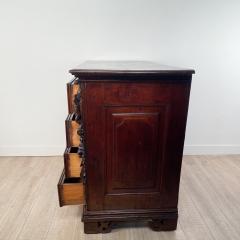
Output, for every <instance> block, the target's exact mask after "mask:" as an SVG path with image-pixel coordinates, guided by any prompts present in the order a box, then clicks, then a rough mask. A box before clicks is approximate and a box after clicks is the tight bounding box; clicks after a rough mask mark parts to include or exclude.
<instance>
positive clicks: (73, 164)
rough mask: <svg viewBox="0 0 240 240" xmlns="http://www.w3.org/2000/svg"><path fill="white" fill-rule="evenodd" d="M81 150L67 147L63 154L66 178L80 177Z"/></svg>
mask: <svg viewBox="0 0 240 240" xmlns="http://www.w3.org/2000/svg"><path fill="white" fill-rule="evenodd" d="M81 152H82V150H81V148H79V147H69V148H66V150H65V152H64V167H65V175H66V178H72V177H80V175H81V170H82V159H81Z"/></svg>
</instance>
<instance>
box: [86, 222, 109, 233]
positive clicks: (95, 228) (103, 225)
mask: <svg viewBox="0 0 240 240" xmlns="http://www.w3.org/2000/svg"><path fill="white" fill-rule="evenodd" d="M111 230H112V222H85V223H84V233H109V232H111Z"/></svg>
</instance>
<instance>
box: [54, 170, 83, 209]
mask: <svg viewBox="0 0 240 240" xmlns="http://www.w3.org/2000/svg"><path fill="white" fill-rule="evenodd" d="M58 197H59V205H60V207H62V206H64V205H78V204H82V203H83V200H84V193H83V183H82V181H81V178H80V177H79V178H66V177H65V172H64V170H63V172H62V175H61V177H60V179H59V182H58Z"/></svg>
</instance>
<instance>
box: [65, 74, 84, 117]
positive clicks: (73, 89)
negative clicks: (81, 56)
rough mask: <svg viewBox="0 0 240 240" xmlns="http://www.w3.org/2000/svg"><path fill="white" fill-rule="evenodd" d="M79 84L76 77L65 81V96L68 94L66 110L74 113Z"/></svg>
mask: <svg viewBox="0 0 240 240" xmlns="http://www.w3.org/2000/svg"><path fill="white" fill-rule="evenodd" d="M80 92H81V90H80V85H79V83H78V79H77V78H75V79H73V80H72V81H71V82H69V83H67V96H68V112H69V113H74V112H77V104H76V101H77V98H78V96H77V95H78V94H79V95H80Z"/></svg>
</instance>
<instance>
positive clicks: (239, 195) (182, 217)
mask: <svg viewBox="0 0 240 240" xmlns="http://www.w3.org/2000/svg"><path fill="white" fill-rule="evenodd" d="M62 168H63V160H62V158H61V157H1V158H0V240H10V239H11V240H15V239H17V240H40V239H44V240H63V239H64V240H80V239H94V240H95V239H96V240H98V239H103V240H107V239H137V240H143V239H151V240H154V239H163V240H173V239H178V240H180V239H181V240H183V239H184V240H185V239H186V240H195V239H196V240H198V239H199V240H208V239H215V240H231V239H236V240H239V239H240V156H239V155H238V156H237V155H235V156H186V157H184V160H183V168H182V178H181V187H180V198H179V223H178V229H177V231H175V232H153V231H152V230H150V229H149V228H148V227H147V226H146V225H145V224H143V223H138V224H136V223H135V224H134V223H132V224H125V225H121V226H120V227H119V228H115V229H113V231H112V233H109V234H103V235H102V234H97V235H85V234H84V233H83V224H82V223H81V220H80V216H81V207H80V206H66V207H62V208H60V207H59V206H58V198H57V187H56V185H57V182H58V178H59V176H60V173H61V171H62Z"/></svg>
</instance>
